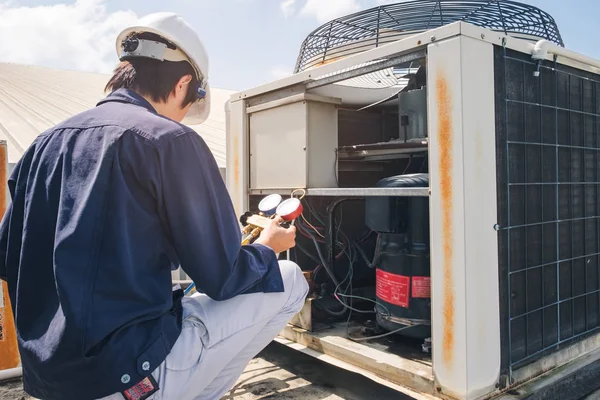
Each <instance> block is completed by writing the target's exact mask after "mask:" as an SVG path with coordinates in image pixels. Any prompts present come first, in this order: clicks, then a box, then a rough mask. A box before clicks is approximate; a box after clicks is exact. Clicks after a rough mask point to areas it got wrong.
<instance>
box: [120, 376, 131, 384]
mask: <svg viewBox="0 0 600 400" xmlns="http://www.w3.org/2000/svg"><path fill="white" fill-rule="evenodd" d="M130 380H131V377H130V376H129V375H127V374H125V375H123V376H122V377H121V382H123V383H129V381H130Z"/></svg>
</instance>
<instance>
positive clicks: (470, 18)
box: [294, 0, 563, 73]
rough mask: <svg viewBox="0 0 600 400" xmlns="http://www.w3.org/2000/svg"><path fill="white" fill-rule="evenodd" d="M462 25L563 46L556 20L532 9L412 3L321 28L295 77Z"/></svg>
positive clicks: (497, 3) (488, 3)
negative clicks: (417, 35)
mask: <svg viewBox="0 0 600 400" xmlns="http://www.w3.org/2000/svg"><path fill="white" fill-rule="evenodd" d="M456 21H465V22H469V23H471V24H474V25H477V26H481V27H485V28H489V29H492V30H496V31H500V32H504V33H506V34H507V35H511V36H518V37H521V38H525V39H534V38H535V39H534V40H537V39H539V38H544V39H547V40H550V41H552V42H555V43H557V44H559V45H561V46H562V45H563V41H562V38H561V35H560V32H559V30H558V27H557V26H556V23H555V21H554V19H553V18H552V17H551V16H550V15H549V14H547V13H545V12H544V11H542V10H540V9H538V8H536V7H532V6H529V5H526V4H521V3H517V2H514V1H505V0H461V1H456V0H435V1H434V0H418V1H407V2H403V3H398V4H389V5H384V6H380V7H376V8H371V9H369V10H365V11H361V12H359V13H355V14H351V15H348V16H344V17H340V18H337V19H334V20H333V21H331V22H328V23H327V24H325V25H323V26H321V27H319V28H318V29H316V30H315V31H313V32H312V33H311V34H310V35H308V37H307V38H306V40H305V41H304V43H303V44H302V47H301V49H300V54H299V56H298V60H297V62H296V68H295V71H294V72H296V73H297V72H301V71H304V70H306V69H309V68H312V67H315V66H318V65H320V64H323V63H326V62H331V61H335V59H337V58H341V57H346V56H348V55H351V54H356V53H360V52H362V51H365V50H368V49H371V48H373V47H377V46H380V45H382V44H386V43H390V42H393V41H396V40H399V39H401V38H403V37H406V36H410V35H413V34H415V33H418V32H422V31H425V30H428V29H433V28H438V27H440V26H443V25H447V24H450V23H453V22H456Z"/></svg>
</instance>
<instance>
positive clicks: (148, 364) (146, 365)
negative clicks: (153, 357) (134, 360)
mask: <svg viewBox="0 0 600 400" xmlns="http://www.w3.org/2000/svg"><path fill="white" fill-rule="evenodd" d="M142 369H143V370H144V371H150V363H149V362H148V361H144V363H143V364H142Z"/></svg>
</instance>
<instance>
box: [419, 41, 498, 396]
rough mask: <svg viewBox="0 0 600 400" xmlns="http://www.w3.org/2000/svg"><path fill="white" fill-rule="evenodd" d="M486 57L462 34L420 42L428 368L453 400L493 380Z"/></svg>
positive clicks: (489, 49) (479, 391)
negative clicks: (424, 97)
mask: <svg viewBox="0 0 600 400" xmlns="http://www.w3.org/2000/svg"><path fill="white" fill-rule="evenodd" d="M493 62H494V58H493V46H492V45H491V44H489V43H486V42H484V41H482V40H476V39H472V38H469V37H465V36H460V37H456V38H452V39H448V40H445V41H443V42H439V43H435V44H430V45H429V48H428V59H427V88H428V113H427V114H428V125H429V182H430V188H431V196H430V232H431V244H430V252H431V279H432V317H431V319H432V340H433V342H432V349H433V371H434V374H435V377H436V384H437V385H438V387H439V390H441V392H442V393H444V394H445V395H449V396H451V397H454V398H457V399H474V398H479V397H481V396H485V395H488V394H490V393H493V392H494V391H495V390H497V389H496V385H497V384H498V382H499V380H500V317H499V284H498V261H497V260H498V243H497V233H496V231H495V230H494V225H495V224H496V221H497V205H496V182H495V179H494V178H493V177H495V176H496V156H495V154H496V143H495V137H494V135H493V132H494V128H495V108H494V100H495V97H494V86H493V82H494V68H493V67H494V64H493Z"/></svg>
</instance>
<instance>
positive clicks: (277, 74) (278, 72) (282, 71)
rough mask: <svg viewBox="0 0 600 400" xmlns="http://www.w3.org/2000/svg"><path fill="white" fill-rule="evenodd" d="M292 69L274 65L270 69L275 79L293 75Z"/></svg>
mask: <svg viewBox="0 0 600 400" xmlns="http://www.w3.org/2000/svg"><path fill="white" fill-rule="evenodd" d="M293 73H294V68H291V67H288V66H286V65H276V66H274V67H273V68H271V75H272V76H273V78H275V79H281V78H285V77H287V76H290V75H293Z"/></svg>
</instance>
